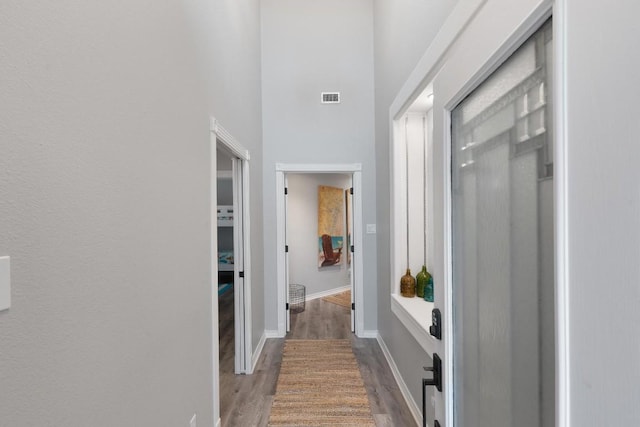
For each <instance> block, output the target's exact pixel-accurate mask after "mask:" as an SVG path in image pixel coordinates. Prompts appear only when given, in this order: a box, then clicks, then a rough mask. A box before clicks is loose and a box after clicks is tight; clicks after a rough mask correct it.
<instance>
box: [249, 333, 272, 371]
mask: <svg viewBox="0 0 640 427" xmlns="http://www.w3.org/2000/svg"><path fill="white" fill-rule="evenodd" d="M266 340H267V335H266V331H265V332H263V333H262V336H261V337H260V341H258V345H257V346H256V348H255V350H254V351H253V354H252V355H251V366H250V367H249V372H247V374H248V375H251V374H253V371H254V370H255V369H256V365H257V364H258V360H260V355H261V354H262V349H263V348H264V343H265V341H266Z"/></svg>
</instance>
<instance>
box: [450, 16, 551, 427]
mask: <svg viewBox="0 0 640 427" xmlns="http://www.w3.org/2000/svg"><path fill="white" fill-rule="evenodd" d="M551 38H552V32H551V21H548V22H547V23H545V24H544V25H543V26H542V27H541V28H540V29H539V30H538V31H537V32H536V33H535V34H534V35H533V36H531V37H530V38H529V39H528V40H527V41H526V42H525V43H524V44H523V45H522V46H521V47H520V48H519V49H518V50H517V51H516V52H515V53H514V54H513V55H511V56H510V57H509V58H508V59H507V60H506V61H505V62H504V63H503V64H502V65H501V66H500V68H498V69H497V70H496V71H495V72H494V73H493V74H492V75H491V76H490V77H489V78H488V79H487V80H486V81H485V82H484V83H482V84H481V85H480V86H479V87H478V88H477V89H475V90H474V91H473V92H472V93H471V94H469V96H467V98H465V99H464V100H463V101H462V102H461V103H460V104H458V105H457V106H456V108H455V109H454V110H453V111H452V113H451V114H452V115H451V123H452V150H451V153H452V159H451V160H452V164H451V173H452V181H451V203H452V218H451V224H452V230H451V232H452V254H451V255H452V267H453V269H452V273H453V274H452V304H451V307H450V308H449V309H450V310H452V319H453V325H452V329H450V330H452V333H453V336H452V337H451V338H452V340H453V344H452V347H453V356H452V359H450V360H451V361H452V364H453V365H452V371H451V372H452V377H453V378H452V382H448V384H449V387H452V397H453V402H452V405H453V424H450V425H454V426H457V427H468V426H474V427H510V426H518V427H534V426H535V427H540V426H549V425H554V412H555V408H554V402H555V392H554V390H555V373H554V354H555V351H554V330H555V328H554V253H553V252H554V202H553V200H554V199H553V155H552V153H553V140H552V132H551V126H552V120H551V118H552V115H551V113H552V111H551V108H552V106H551V101H552V99H553V96H552V91H553V84H552V83H553V82H552V80H551V77H552V69H553V68H552V63H551V59H552V57H553V54H552V40H551Z"/></svg>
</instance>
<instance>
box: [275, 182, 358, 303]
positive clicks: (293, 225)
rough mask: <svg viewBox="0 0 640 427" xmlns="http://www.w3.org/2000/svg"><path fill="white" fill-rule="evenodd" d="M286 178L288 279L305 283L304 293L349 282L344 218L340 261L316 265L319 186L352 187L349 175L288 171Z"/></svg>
mask: <svg viewBox="0 0 640 427" xmlns="http://www.w3.org/2000/svg"><path fill="white" fill-rule="evenodd" d="M287 182H288V184H287V186H288V189H289V191H288V196H287V236H288V237H287V243H288V245H289V282H291V283H300V284H302V285H305V286H306V293H307V296H309V295H312V294H316V293H320V292H327V291H330V290H332V289H336V288H341V287H344V286H349V285H350V275H349V264H348V263H347V250H348V247H347V241H348V240H347V235H346V232H347V227H346V222H345V223H344V227H343V230H344V232H345V235H344V242H345V246H344V249H343V250H342V253H343V256H342V263H341V265H336V266H329V267H322V268H319V267H318V186H319V185H327V186H330V187H337V188H344V189H348V188H350V187H351V176H349V175H338V174H287ZM345 214H346V211H345ZM345 219H346V217H345Z"/></svg>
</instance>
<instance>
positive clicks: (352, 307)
mask: <svg viewBox="0 0 640 427" xmlns="http://www.w3.org/2000/svg"><path fill="white" fill-rule="evenodd" d="M355 309H356V303H355V302H352V303H351V310H355Z"/></svg>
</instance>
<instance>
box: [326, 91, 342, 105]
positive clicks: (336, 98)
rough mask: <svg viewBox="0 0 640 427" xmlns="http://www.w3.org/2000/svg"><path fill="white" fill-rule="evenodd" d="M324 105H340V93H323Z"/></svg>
mask: <svg viewBox="0 0 640 427" xmlns="http://www.w3.org/2000/svg"><path fill="white" fill-rule="evenodd" d="M322 103H323V104H340V92H322Z"/></svg>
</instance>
